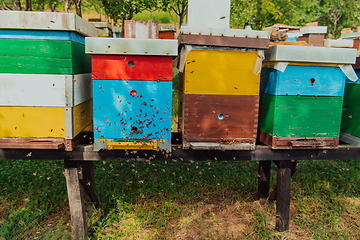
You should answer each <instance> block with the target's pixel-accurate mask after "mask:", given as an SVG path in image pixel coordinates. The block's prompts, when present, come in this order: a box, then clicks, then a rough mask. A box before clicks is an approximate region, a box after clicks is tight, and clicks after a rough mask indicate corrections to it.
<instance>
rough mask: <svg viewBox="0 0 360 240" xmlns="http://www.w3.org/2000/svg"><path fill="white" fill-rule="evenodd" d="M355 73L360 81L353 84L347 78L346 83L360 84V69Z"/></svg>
mask: <svg viewBox="0 0 360 240" xmlns="http://www.w3.org/2000/svg"><path fill="white" fill-rule="evenodd" d="M354 71H355V73H356V75H357V77H358V78H359V79H358V80H356V81H355V82H353V81H351V80H350V79H348V78H346V83H354V84H360V69H354Z"/></svg>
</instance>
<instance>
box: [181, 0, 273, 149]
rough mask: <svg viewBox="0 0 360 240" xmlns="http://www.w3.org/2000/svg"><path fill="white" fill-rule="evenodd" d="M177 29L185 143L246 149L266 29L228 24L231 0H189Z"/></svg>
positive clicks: (251, 140)
mask: <svg viewBox="0 0 360 240" xmlns="http://www.w3.org/2000/svg"><path fill="white" fill-rule="evenodd" d="M188 4H189V12H188V14H189V16H188V25H187V26H182V27H181V29H180V35H179V43H180V45H181V47H182V50H181V53H180V59H179V70H180V72H181V74H180V87H181V91H182V97H181V101H180V103H181V106H182V107H181V108H182V112H181V114H179V116H181V119H182V120H181V121H180V124H181V129H182V136H183V147H184V148H192V149H218V150H250V149H254V148H255V140H256V134H257V125H258V124H257V123H258V107H259V86H260V71H261V64H262V51H261V50H262V49H267V48H269V38H270V32H266V31H253V30H243V29H230V28H229V19H230V16H229V15H230V1H221V2H219V1H204V0H202V1H195V0H193V1H189V3H188Z"/></svg>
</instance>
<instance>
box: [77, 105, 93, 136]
mask: <svg viewBox="0 0 360 240" xmlns="http://www.w3.org/2000/svg"><path fill="white" fill-rule="evenodd" d="M72 110H73V119H72V124H73V131H74V133H73V135H74V136H76V135H78V134H79V133H80V132H81V131H83V130H84V129H85V128H86V127H87V126H88V125H89V124H91V122H92V116H93V114H92V113H93V111H92V110H93V108H92V100H87V101H86V102H83V103H81V104H79V105H76V106H75V107H73V108H72Z"/></svg>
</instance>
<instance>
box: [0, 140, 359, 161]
mask: <svg viewBox="0 0 360 240" xmlns="http://www.w3.org/2000/svg"><path fill="white" fill-rule="evenodd" d="M153 155H155V156H154V160H157V161H169V160H171V159H175V160H178V161H180V160H181V159H183V160H194V161H195V160H196V161H206V160H208V159H214V160H215V159H216V160H218V161H229V160H236V161H241V160H246V161H249V160H251V161H270V160H278V161H283V160H348V159H360V148H359V147H354V146H349V145H340V146H339V147H338V149H329V150H324V149H279V150H276V149H271V148H269V147H268V146H263V145H257V146H256V149H255V150H253V151H221V150H191V149H187V150H184V149H182V148H181V147H180V148H179V146H178V145H173V149H172V152H171V156H170V155H167V156H166V155H165V154H164V153H163V152H162V151H159V152H157V151H150V150H149V151H135V152H133V151H124V150H117V151H101V152H94V145H92V144H91V145H89V144H80V145H79V146H78V147H77V148H75V149H74V151H72V152H67V151H65V150H63V149H62V150H61V149H60V150H46V149H33V150H31V151H29V150H28V149H0V159H14V160H17V159H28V160H64V159H65V160H70V161H113V160H121V161H126V160H130V161H145V160H148V158H149V156H153Z"/></svg>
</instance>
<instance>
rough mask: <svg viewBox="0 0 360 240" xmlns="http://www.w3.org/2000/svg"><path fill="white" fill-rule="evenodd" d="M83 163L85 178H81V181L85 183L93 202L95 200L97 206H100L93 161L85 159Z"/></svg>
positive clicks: (87, 192) (86, 190) (84, 185)
mask: <svg viewBox="0 0 360 240" xmlns="http://www.w3.org/2000/svg"><path fill="white" fill-rule="evenodd" d="M81 165H82V174H83V178H82V179H80V183H81V184H82V185H83V187H84V189H85V192H86V194H87V195H88V196H89V198H90V200H91V202H93V203H94V204H95V206H97V207H98V206H99V203H100V201H99V198H98V196H97V193H96V187H95V177H94V166H93V162H91V161H85V162H82V164H81Z"/></svg>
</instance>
